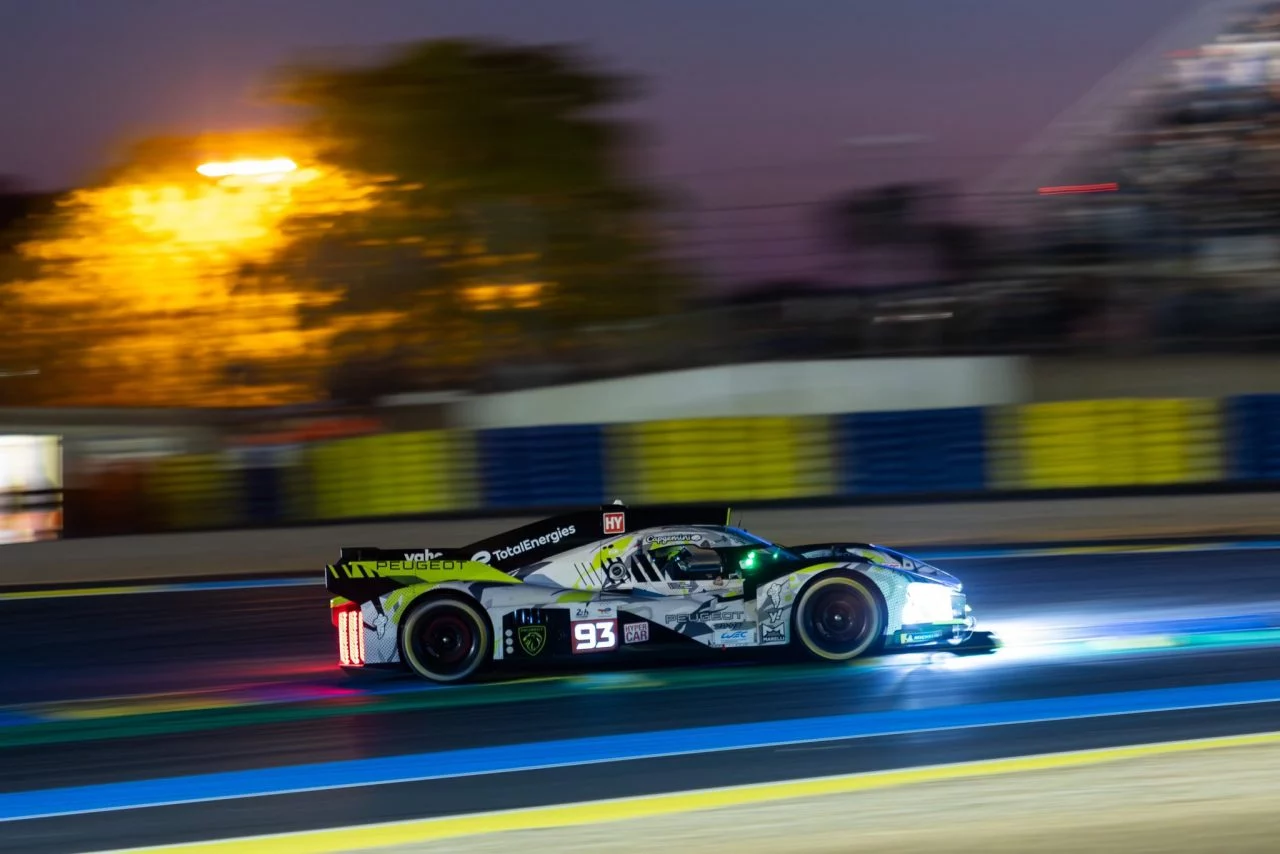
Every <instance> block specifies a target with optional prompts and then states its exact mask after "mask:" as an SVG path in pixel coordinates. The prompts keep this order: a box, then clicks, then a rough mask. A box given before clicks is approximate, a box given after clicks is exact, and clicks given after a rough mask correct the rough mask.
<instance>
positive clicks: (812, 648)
mask: <svg viewBox="0 0 1280 854" xmlns="http://www.w3.org/2000/svg"><path fill="white" fill-rule="evenodd" d="M794 614H795V636H796V638H797V639H798V640H799V641H800V645H801V646H802V647H803V648H804V650H805V652H807V653H808V654H809V655H810V656H812V657H814V658H819V659H825V660H827V661H848V660H849V659H852V658H857V657H858V656H860V655H864V654H865V653H867V652H869V651H871V650H872V649H874V648H875V647H877V646H878V644H879V642H880V640H881V635H882V634H883V633H884V610H883V609H882V608H881V607H880V600H879V597H877V596H876V594H875V593H874V592H873V591H872V590H871V586H870V584H869V583H868V582H867V581H864V580H862V579H860V578H856V577H854V576H851V575H828V576H824V577H822V578H819V579H818V580H817V581H814V582H813V583H812V584H810V585H809V586H808V587H806V588H805V589H804V591H803V592H801V594H800V601H799V602H797V603H796V607H795V611H794Z"/></svg>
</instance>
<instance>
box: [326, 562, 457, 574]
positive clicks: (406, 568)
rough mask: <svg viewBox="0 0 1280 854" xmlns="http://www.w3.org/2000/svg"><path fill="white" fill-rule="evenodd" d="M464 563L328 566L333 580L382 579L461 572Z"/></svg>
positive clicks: (361, 563) (390, 563)
mask: <svg viewBox="0 0 1280 854" xmlns="http://www.w3.org/2000/svg"><path fill="white" fill-rule="evenodd" d="M465 566H466V561H461V560H377V561H356V562H355V563H347V564H342V565H340V566H330V567H329V574H330V575H332V576H333V577H334V578H341V577H343V576H345V577H347V578H384V577H386V576H389V575H405V574H411V573H415V572H421V571H423V570H426V571H429V572H462V570H463V569H464V567H465Z"/></svg>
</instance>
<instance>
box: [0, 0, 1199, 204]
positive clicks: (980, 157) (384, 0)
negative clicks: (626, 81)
mask: <svg viewBox="0 0 1280 854" xmlns="http://www.w3.org/2000/svg"><path fill="white" fill-rule="evenodd" d="M1194 5H1195V0H1071V2H1050V0H538V2H530V0H465V2H459V0H449V2H443V1H442V0H441V1H438V0H218V2H216V3H214V2H199V3H197V2H180V0H35V2H29V1H28V0H0V58H2V59H0V70H2V71H3V73H2V74H0V104H3V105H4V116H5V131H4V133H3V134H0V173H8V174H12V175H17V176H19V177H20V178H22V179H23V180H25V181H26V182H27V183H28V184H29V185H31V186H34V187H40V188H48V187H59V186H66V185H69V184H72V183H74V182H76V181H78V180H82V179H84V178H86V177H88V176H90V175H91V174H92V172H93V170H95V169H97V168H99V167H101V166H103V165H105V163H107V162H108V161H109V160H110V158H111V156H112V154H113V152H114V151H115V150H116V146H118V145H119V144H120V143H121V142H122V141H123V140H125V139H126V138H128V137H129V136H137V135H141V134H145V133H148V132H152V131H164V130H166V129H175V130H179V131H190V130H200V129H223V128H232V127H237V126H245V125H249V126H251V125H254V124H256V123H262V122H264V121H267V120H269V119H270V118H271V117H272V113H271V112H270V110H268V109H264V108H263V107H262V106H258V105H255V104H254V103H253V100H252V92H251V90H252V88H253V85H254V83H255V81H257V80H259V79H261V77H262V75H263V73H264V72H266V71H267V70H269V69H270V68H271V67H272V66H274V65H276V64H278V63H281V62H283V61H285V60H287V59H289V58H290V57H291V56H292V55H293V54H294V53H295V52H296V51H298V50H300V49H304V48H309V47H326V46H349V45H377V44H382V43H388V42H395V41H405V40H409V39H417V38H430V37H433V36H456V35H468V34H485V35H494V36H501V37H506V38H512V39H520V40H528V41H544V42H545V41H556V42H566V41H567V42H579V43H584V44H586V45H588V46H589V47H590V48H591V49H592V50H593V51H594V52H595V53H596V54H597V55H599V56H600V57H602V58H604V59H606V60H608V61H610V62H611V63H613V64H614V65H615V66H616V67H618V68H619V69H622V70H629V71H632V72H636V73H639V74H641V75H643V76H645V77H646V78H648V79H649V81H650V92H649V94H648V95H647V96H646V98H645V99H644V100H643V101H642V102H641V103H639V104H638V105H637V106H636V108H635V109H634V110H632V111H631V112H632V113H633V114H634V115H636V116H637V117H639V118H642V119H644V120H646V121H647V122H648V123H650V125H651V126H652V128H653V130H654V131H655V133H656V139H657V143H658V145H657V147H656V149H655V150H654V152H653V170H654V171H655V172H656V173H658V174H661V175H665V176H672V177H673V178H679V179H680V181H681V183H682V184H683V185H684V186H685V187H686V188H687V189H692V190H694V191H695V192H696V193H697V195H698V196H699V197H700V198H701V200H702V201H703V202H704V203H705V204H709V205H736V204H753V203H762V202H772V201H779V200H786V199H806V198H814V197H819V196H823V195H828V194H829V193H830V192H831V191H832V190H833V189H838V188H839V187H841V186H845V185H848V184H851V183H857V182H860V181H866V180H872V179H875V178H883V177H895V178H896V177H906V176H909V175H913V176H918V177H945V176H957V177H973V176H977V175H981V174H983V173H984V172H986V171H989V170H990V169H991V168H993V167H995V166H996V165H998V164H999V163H1000V162H1001V159H1002V158H1003V157H1005V156H1007V155H1009V154H1011V153H1013V152H1015V151H1017V150H1018V148H1019V146H1020V145H1021V144H1022V143H1023V142H1024V141H1025V140H1026V139H1027V138H1028V137H1029V136H1030V135H1032V134H1034V133H1035V132H1036V131H1037V130H1039V129H1040V128H1042V127H1043V126H1044V125H1045V124H1046V123H1047V122H1048V121H1050V120H1051V119H1052V118H1053V117H1054V116H1055V115H1056V114H1057V113H1059V112H1060V111H1061V110H1062V109H1063V108H1065V107H1066V106H1068V105H1069V104H1071V103H1072V102H1073V101H1074V100H1075V99H1076V98H1077V97H1079V96H1080V95H1081V94H1082V93H1083V92H1084V91H1085V90H1086V89H1087V88H1088V87H1089V86H1090V85H1091V84H1092V83H1094V82H1095V81H1096V80H1097V79H1099V78H1100V77H1102V76H1103V75H1104V74H1106V72H1107V71H1109V70H1110V69H1111V68H1112V67H1114V66H1115V65H1116V64H1118V63H1119V62H1121V61H1122V60H1123V59H1124V58H1125V57H1127V56H1128V55H1129V54H1130V53H1131V52H1133V51H1134V50H1135V49H1136V48H1137V47H1138V46H1139V45H1140V44H1141V43H1142V42H1144V41H1145V40H1146V39H1147V38H1149V37H1150V36H1152V35H1153V34H1155V33H1156V32H1157V31H1158V30H1160V29H1162V28H1164V27H1166V26H1168V25H1169V24H1170V23H1172V22H1173V21H1174V20H1175V19H1177V18H1178V17H1180V16H1181V15H1182V14H1184V13H1185V11H1186V10H1187V9H1188V8H1189V7H1191V6H1194ZM904 132H913V133H921V134H925V135H927V136H928V137H930V138H931V139H932V142H931V143H930V144H929V145H928V146H926V147H924V148H921V149H917V150H916V151H915V153H914V154H911V155H910V156H903V155H901V154H899V155H894V156H888V157H886V156H885V154H884V153H883V152H881V153H879V154H868V153H857V152H853V151H850V150H848V149H846V148H842V147H841V141H842V140H844V139H846V138H848V137H851V136H857V135H865V134H896V133H904Z"/></svg>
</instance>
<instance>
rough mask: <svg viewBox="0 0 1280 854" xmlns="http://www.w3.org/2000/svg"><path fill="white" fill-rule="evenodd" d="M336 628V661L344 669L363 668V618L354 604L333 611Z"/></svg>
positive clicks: (340, 606) (357, 606)
mask: <svg viewBox="0 0 1280 854" xmlns="http://www.w3.org/2000/svg"><path fill="white" fill-rule="evenodd" d="M333 621H334V623H335V624H336V625H337V627H338V660H339V661H340V662H342V665H343V666H344V667H363V666H364V616H363V615H362V614H361V613H360V606H359V605H357V604H355V603H354V602H348V603H346V604H345V605H339V606H338V607H336V608H334V609H333Z"/></svg>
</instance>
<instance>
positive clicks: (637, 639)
mask: <svg viewBox="0 0 1280 854" xmlns="http://www.w3.org/2000/svg"><path fill="white" fill-rule="evenodd" d="M622 640H623V641H624V642H626V643H646V642H647V641H648V640H649V624H648V623H627V624H626V625H625V626H623V627H622Z"/></svg>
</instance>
